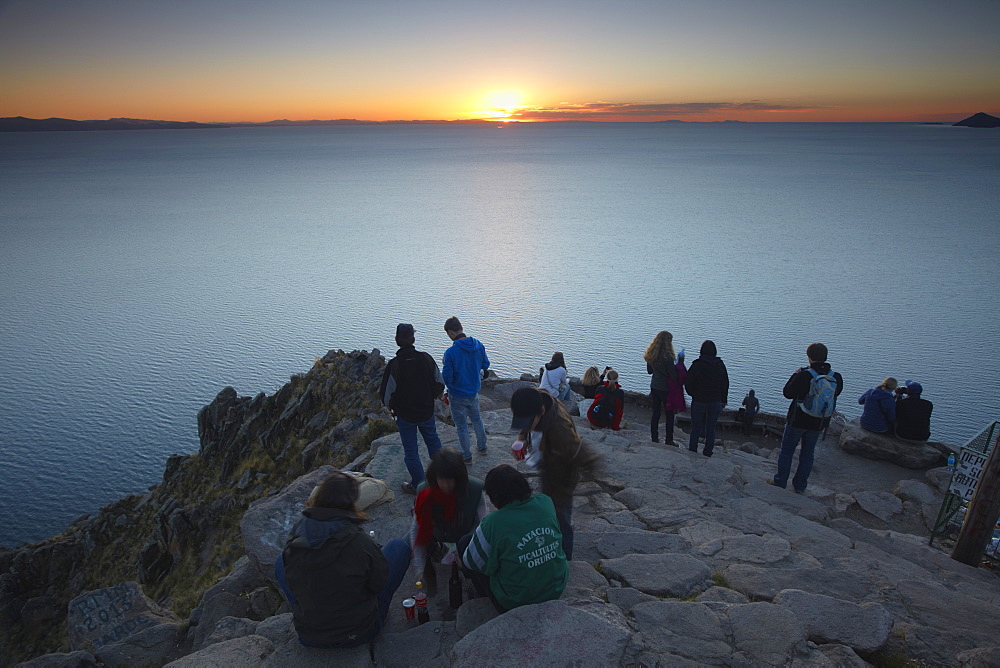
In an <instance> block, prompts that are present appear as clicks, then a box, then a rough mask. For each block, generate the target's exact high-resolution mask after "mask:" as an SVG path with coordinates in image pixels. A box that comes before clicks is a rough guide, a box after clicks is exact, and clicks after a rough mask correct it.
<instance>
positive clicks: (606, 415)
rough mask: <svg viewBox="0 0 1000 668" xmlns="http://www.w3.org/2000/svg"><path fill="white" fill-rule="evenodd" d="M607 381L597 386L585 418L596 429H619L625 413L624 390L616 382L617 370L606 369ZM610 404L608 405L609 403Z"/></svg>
mask: <svg viewBox="0 0 1000 668" xmlns="http://www.w3.org/2000/svg"><path fill="white" fill-rule="evenodd" d="M607 379H608V380H607V381H606V382H605V383H604V384H602V385H601V386H600V387H598V388H597V394H596V395H595V396H594V401H593V403H592V404H591V405H590V408H589V409H588V410H587V419H588V420H589V421H590V424H592V425H594V426H595V427H597V428H598V429H606V428H608V427H610V428H611V429H613V430H615V431H618V430H619V429H621V428H622V427H621V424H622V416H623V415H625V390H623V389H622V386H621V385H619V384H618V372H617V371H615V370H614V369H608V372H607ZM609 404H610V405H609Z"/></svg>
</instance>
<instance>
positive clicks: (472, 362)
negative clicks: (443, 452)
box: [442, 316, 490, 464]
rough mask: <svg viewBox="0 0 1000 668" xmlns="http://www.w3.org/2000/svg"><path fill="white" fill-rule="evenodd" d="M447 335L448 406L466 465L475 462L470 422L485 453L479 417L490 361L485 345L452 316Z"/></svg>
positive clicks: (445, 352) (478, 445)
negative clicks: (468, 333)
mask: <svg viewBox="0 0 1000 668" xmlns="http://www.w3.org/2000/svg"><path fill="white" fill-rule="evenodd" d="M444 333H445V334H447V335H448V338H449V339H451V341H452V344H451V347H450V348H448V350H446V351H444V370H443V371H442V374H443V376H444V384H445V385H447V386H448V395H447V397H448V399H447V401H448V405H449V406H451V417H452V419H453V420H454V421H455V429H456V431H458V444H459V446H460V447H461V448H462V457H463V458H464V459H465V463H466V464H468V463H469V462H471V461H472V443H471V441H470V439H469V421H470V420H471V421H472V428H473V429H475V430H476V449H477V450H479V454H482V455H485V454H486V450H487V448H486V427H485V425H483V418H482V416H481V415H480V414H479V389H480V388H481V387H482V386H483V379H484V378H486V376H487V374H489V371H488V369H489V368H490V358H489V357H487V356H486V348H485V347H484V346H483V344H482V343H480V342H479V341H477V340H476V339H474V338H472V337H471V336H466V334H465V332H464V331H463V330H462V323H461V322H460V321H459V319H458V318H456V317H454V316H452V317H451V318H448V319H447V320H446V321H445V323H444Z"/></svg>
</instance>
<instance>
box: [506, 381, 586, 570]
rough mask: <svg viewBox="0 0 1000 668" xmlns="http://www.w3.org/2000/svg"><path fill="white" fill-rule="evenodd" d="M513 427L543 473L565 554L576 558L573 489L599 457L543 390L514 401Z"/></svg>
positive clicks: (526, 391) (526, 390)
mask: <svg viewBox="0 0 1000 668" xmlns="http://www.w3.org/2000/svg"><path fill="white" fill-rule="evenodd" d="M510 410H511V412H512V413H513V418H512V419H511V421H510V428H511V429H513V430H514V431H517V432H519V435H518V439H519V440H521V441H523V442H524V444H525V446H526V447H528V448H530V449H531V451H532V452H531V455H530V456H529V457H528V462H529V463H530V464H533V465H534V466H536V467H537V468H539V469H540V471H541V476H540V477H541V483H542V494H546V495H548V496H549V498H551V499H552V502H553V503H554V504H555V509H556V517H557V518H558V519H559V529H560V530H561V531H562V541H563V552H565V553H566V558H567V559H572V558H573V523H572V520H573V490H575V489H576V484H577V483H578V482H579V481H580V477H581V475H582V474H583V473H584V472H589V471H591V470H593V469H594V467H596V466H597V463H598V459H599V458H598V455H597V453H596V452H594V450H593V449H591V448H590V447H589V446H588V445H587V444H585V443H584V442H583V441H582V440H581V439H580V435H579V434H577V433H576V427H575V426H574V425H573V418H572V417H570V415H569V412H568V411H567V410H566V408H565V407H564V406H563V405H562V402H560V401H559V400H558V399H556V398H555V397H553V396H552V395H551V394H549V393H548V392H546V391H545V390H543V389H542V388H540V387H522V388H521V389H519V390H517V391H516V392H514V394H513V396H511V398H510Z"/></svg>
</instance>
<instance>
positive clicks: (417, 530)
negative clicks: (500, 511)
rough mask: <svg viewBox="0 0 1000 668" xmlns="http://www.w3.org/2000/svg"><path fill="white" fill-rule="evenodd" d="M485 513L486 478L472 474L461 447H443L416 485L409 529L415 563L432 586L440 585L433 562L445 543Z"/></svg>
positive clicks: (470, 527) (455, 539) (439, 554)
mask: <svg viewBox="0 0 1000 668" xmlns="http://www.w3.org/2000/svg"><path fill="white" fill-rule="evenodd" d="M485 515H486V500H485V497H484V496H483V481H482V480H480V479H479V478H474V477H472V476H470V475H469V472H468V469H466V467H465V462H464V461H463V460H462V455H461V453H460V452H458V450H455V449H453V448H443V449H442V450H440V451H439V452H438V453H437V454H436V455H434V458H433V459H431V463H430V465H429V466H428V467H427V474H426V478H425V479H424V482H422V483H421V484H420V486H419V487H418V488H417V498H416V500H415V501H414V502H413V525H412V527H411V529H410V542H411V544H412V545H413V563H414V565H415V566H416V571H417V573H423V575H424V583H425V584H427V586H428V587H429V588H433V587H435V586H436V584H437V574H436V573H435V571H434V564H433V561H434V560H435V559H437V560H440V558H441V556H442V554H441V553H442V552H444V549H443V547H442V543H457V542H458V540H459V539H460V538H461V537H462V536H464V535H465V534H467V533H469V532H470V531H472V530H473V529H475V528H476V526H477V525H478V524H479V521H480V520H481V519H482V518H483V516H485Z"/></svg>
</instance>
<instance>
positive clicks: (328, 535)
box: [275, 318, 617, 647]
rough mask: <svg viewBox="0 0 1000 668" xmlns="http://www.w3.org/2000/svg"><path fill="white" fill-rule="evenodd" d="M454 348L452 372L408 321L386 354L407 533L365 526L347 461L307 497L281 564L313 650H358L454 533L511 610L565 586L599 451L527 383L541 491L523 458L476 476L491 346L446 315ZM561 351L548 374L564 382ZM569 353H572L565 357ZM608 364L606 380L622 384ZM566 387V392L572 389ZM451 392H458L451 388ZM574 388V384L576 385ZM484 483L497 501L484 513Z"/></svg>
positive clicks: (431, 578) (527, 439) (462, 552)
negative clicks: (445, 419)
mask: <svg viewBox="0 0 1000 668" xmlns="http://www.w3.org/2000/svg"><path fill="white" fill-rule="evenodd" d="M444 329H445V333H446V335H447V336H448V337H449V338H450V339H451V340H452V346H451V347H450V348H449V349H448V350H447V351H446V352H445V356H444V367H443V371H439V370H438V368H437V364H436V363H435V362H434V360H433V358H432V357H431V356H430V355H428V354H427V353H424V352H420V351H418V350H416V348H415V331H414V328H413V326H412V325H410V324H407V323H400V324H399V325H398V326H397V327H396V344H397V345H398V346H399V350H398V351H397V353H396V356H395V357H394V358H393V359H392V360H391V361H390V362H389V363H388V365H387V366H386V369H385V373H384V375H383V378H382V383H381V387H380V390H379V392H380V396H381V399H382V401H383V402H384V403H385V405H386V406H387V407H388V408H389V410H390V412H391V413H392V415H393V417H394V419H395V421H396V424H397V426H398V428H399V434H400V440H401V442H402V444H403V451H404V458H403V459H404V463H405V465H406V468H407V472H408V474H409V476H410V480H409V481H405V482H404V483H403V484H402V488H403V491H404V492H407V493H410V494H413V495H414V496H415V498H414V506H413V522H412V527H411V530H410V534H409V537H408V540H404V539H402V538H394V539H392V540H390V541H389V542H388V543H387V544H386V545H385V546H382V547H380V546H379V545H378V544H377V543H376V542H375V540H374V537H373V536H370V535H368V534H366V533H365V532H364V531H363V530H362V529H361V523H362V522H364V520H365V519H366V517H365V515H364V513H363V512H362V511H361V510H359V509H358V507H357V500H358V496H359V484H358V481H357V479H356V478H355V477H354V476H352V475H349V474H346V473H341V472H337V473H334V474H332V475H331V476H330V477H328V478H327V479H326V480H324V481H323V482H322V483H321V484H320V485H318V486H317V487H316V488H315V489H314V490H313V492H312V494H311V495H310V496H309V498H308V499H307V501H306V503H305V509H304V510H303V512H302V517H301V519H299V521H298V522H297V523H296V524H295V526H294V527H293V528H292V530H291V532H290V534H289V537H288V540H287V542H286V544H285V548H284V550H283V551H282V553H281V554H280V555H279V556H278V559H277V560H276V562H275V576H276V578H277V581H278V583H279V585H280V586H281V588H282V590H283V592H284V594H285V596H286V598H287V599H288V601H289V603H290V605H291V606H292V612H293V621H294V624H295V628H296V631H297V632H298V635H299V641H300V642H301V643H302V644H303V645H306V646H310V647H354V646H358V645H362V644H366V643H370V642H372V641H373V640H374V639H375V637H376V636H377V635H378V634H379V632H380V631H381V629H382V627H383V625H384V624H385V619H386V616H387V614H388V610H389V604H390V602H391V600H392V597H393V595H394V593H395V591H396V590H397V589H398V588H399V585H400V584H401V582H402V580H403V578H404V577H405V574H406V572H407V571H408V570H409V568H410V565H411V563H412V564H413V565H414V566H415V567H416V570H417V572H418V573H420V574H421V577H422V578H423V579H424V580H425V581H426V582H427V583H428V585H429V586H430V587H431V588H434V587H435V583H436V576H435V575H434V573H435V571H434V566H433V563H434V562H435V561H438V560H440V559H441V558H442V557H443V556H444V554H445V552H446V551H445V550H444V549H443V545H444V544H445V543H454V544H456V558H457V560H458V563H459V564H460V565H461V566H462V570H463V572H464V573H465V575H466V577H467V578H468V579H469V580H471V582H472V583H473V586H474V587H475V589H476V591H477V592H478V593H479V595H481V596H486V597H489V599H490V601H492V603H493V605H494V606H495V607H496V609H497V610H498V611H500V612H503V611H506V610H509V609H511V608H514V607H518V606H521V605H528V604H531V603H541V602H543V601H548V600H553V599H556V598H558V597H559V596H561V595H562V591H563V589H564V588H565V586H566V581H567V579H568V577H569V565H568V561H569V560H570V559H572V556H573V527H572V512H573V492H574V489H575V488H576V485H577V483H578V482H579V480H580V479H581V477H582V475H583V474H584V473H585V472H587V471H591V470H593V469H594V468H595V467H596V466H597V464H598V459H599V458H598V455H597V453H596V452H595V451H594V450H593V449H591V448H590V447H589V446H588V445H587V444H586V443H584V442H583V441H582V439H581V438H580V436H579V434H578V433H577V431H576V427H575V426H574V423H573V419H572V417H570V414H569V412H568V411H567V410H566V408H565V407H564V406H563V404H562V402H561V401H560V400H559V399H558V398H557V396H555V394H553V393H551V392H550V391H549V390H547V389H545V388H543V387H526V388H521V389H519V390H517V391H516V392H514V394H513V395H512V397H511V400H510V408H511V412H512V419H511V429H512V430H514V431H516V432H518V439H519V440H520V441H521V442H522V443H523V444H524V448H525V449H526V450H527V451H528V452H529V453H531V455H530V457H529V461H531V462H533V466H535V467H536V468H538V469H539V479H540V482H541V493H539V494H532V492H531V486H530V484H529V483H528V480H527V478H525V476H524V475H523V474H522V473H521V472H520V471H518V470H517V469H516V468H514V467H512V466H509V465H506V464H504V465H500V466H497V467H495V468H493V469H491V470H490V471H489V472H488V473H487V474H486V477H485V478H484V479H483V480H480V479H478V478H476V477H474V476H470V475H469V472H468V468H467V464H468V463H469V462H471V461H472V449H471V438H470V435H469V428H468V423H467V421H471V422H472V425H473V429H474V430H475V432H476V438H477V442H476V445H477V450H478V451H479V452H480V453H485V452H486V451H487V439H486V430H485V428H484V427H483V423H482V417H481V416H480V413H479V400H478V394H479V390H480V387H481V383H482V380H483V379H484V378H485V377H486V375H487V373H488V369H489V364H490V363H489V358H488V357H487V355H486V350H485V348H484V346H483V345H482V343H480V342H479V341H477V340H476V339H474V338H472V337H469V336H467V335H466V334H465V333H464V332H463V329H462V325H461V322H459V320H458V318H449V319H448V320H447V321H446V322H445V326H444ZM561 357H562V356H561V355H560V356H559V359H557V358H556V357H555V356H554V357H553V362H555V364H553V365H552V367H551V369H549V368H548V367H549V365H546V367H547V368H546V369H545V370H544V371H543V376H544V375H545V373H544V372H545V371H550V370H551V371H552V374H551V376H550V378H549V380H550V384H554V385H555V387H554V388H552V389H555V390H557V392H556V394H558V393H559V391H560V388H559V386H560V384H562V383H565V384H566V385H567V386H568V381H567V380H565V378H563V379H560V378H559V376H560V374H559V372H558V371H557V369H560V368H561V369H562V370H563V371H565V362H563V361H562V360H561ZM559 362H562V363H561V364H559ZM613 371H614V370H613V369H606V370H605V373H604V374H601V379H602V381H603V378H607V379H608V380H609V381H610V382H611V383H612V384H613V385H617V383H615V382H614V381H615V380H616V376H617V374H616V373H613ZM562 391H564V390H562ZM445 392H447V394H444V393H445ZM442 395H443V396H444V399H445V401H446V403H447V404H448V405H449V406H450V407H451V412H452V417H453V418H454V420H455V424H456V427H457V432H458V437H459V446H460V448H461V452H459V451H456V450H454V449H452V448H443V447H442V445H441V439H440V437H439V436H438V435H437V430H436V426H435V418H434V401H435V400H436V399H437V398H439V397H442ZM566 396H568V395H566ZM418 432H419V434H420V435H421V436H422V437H423V440H424V443H425V445H426V447H427V454H428V456H429V457H430V464H429V465H428V467H427V469H426V471H425V470H424V468H423V465H422V462H421V459H420V454H419V450H418V445H417V434H418ZM484 494H485V496H486V497H488V498H489V499H490V503H492V505H493V507H494V508H496V510H494V511H493V512H490V513H487V512H486V508H487V507H486V503H485V499H484Z"/></svg>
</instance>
